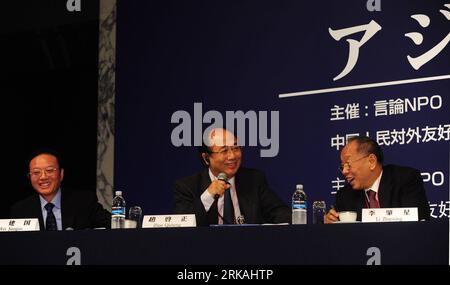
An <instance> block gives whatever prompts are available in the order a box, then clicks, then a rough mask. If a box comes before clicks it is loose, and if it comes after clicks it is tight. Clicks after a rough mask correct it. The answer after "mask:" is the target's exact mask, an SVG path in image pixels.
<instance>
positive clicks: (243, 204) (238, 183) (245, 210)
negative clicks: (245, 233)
mask: <svg viewBox="0 0 450 285" xmlns="http://www.w3.org/2000/svg"><path fill="white" fill-rule="evenodd" d="M235 177H236V179H235V191H236V195H237V197H238V204H239V210H240V212H241V215H242V216H244V218H245V221H246V222H248V221H252V220H253V217H252V211H251V210H250V209H251V207H252V203H251V197H250V196H249V195H250V193H249V191H248V189H252V188H251V187H250V186H251V185H249V181H248V180H246V179H244V178H243V177H242V172H241V170H238V172H237V173H236V176H235ZM253 187H254V185H253Z"/></svg>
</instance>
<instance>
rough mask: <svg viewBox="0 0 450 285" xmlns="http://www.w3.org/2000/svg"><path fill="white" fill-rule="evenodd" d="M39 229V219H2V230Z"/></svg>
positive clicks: (0, 226) (24, 230) (23, 230)
mask: <svg viewBox="0 0 450 285" xmlns="http://www.w3.org/2000/svg"><path fill="white" fill-rule="evenodd" d="M29 231H39V220H38V219H1V220H0V232H29Z"/></svg>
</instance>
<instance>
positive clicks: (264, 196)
mask: <svg viewBox="0 0 450 285" xmlns="http://www.w3.org/2000/svg"><path fill="white" fill-rule="evenodd" d="M199 152H200V155H201V159H202V161H203V163H204V164H205V166H206V168H205V169H204V170H203V171H201V172H199V173H197V174H194V175H192V176H189V177H186V178H183V179H180V180H178V181H176V183H175V190H174V195H175V212H176V213H177V214H195V216H196V221H197V225H198V226H208V225H211V224H235V223H247V224H261V223H289V222H290V221H291V213H290V209H289V208H288V207H287V205H286V204H285V203H283V201H281V200H280V199H279V198H278V197H277V196H276V195H275V193H273V192H272V191H271V190H270V189H269V186H268V184H267V181H266V178H265V175H264V174H263V173H262V172H261V171H259V170H256V169H248V168H243V167H241V160H242V150H241V147H240V146H238V144H237V139H236V137H235V136H234V134H232V133H231V132H229V131H228V130H226V129H221V128H216V129H212V130H211V131H210V132H209V134H208V140H207V141H206V144H204V145H203V146H202V147H201V148H200V149H199ZM224 174H225V175H224ZM228 195H229V198H228V199H229V201H230V202H228V204H227V196H228ZM227 205H229V206H227ZM229 209H231V210H229ZM228 211H230V212H228ZM228 213H229V214H228Z"/></svg>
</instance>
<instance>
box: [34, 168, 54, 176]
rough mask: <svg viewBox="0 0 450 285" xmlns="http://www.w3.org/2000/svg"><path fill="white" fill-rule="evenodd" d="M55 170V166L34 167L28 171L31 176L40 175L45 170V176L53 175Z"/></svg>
mask: <svg viewBox="0 0 450 285" xmlns="http://www.w3.org/2000/svg"><path fill="white" fill-rule="evenodd" d="M56 170H58V168H57V167H47V168H45V169H40V168H35V169H33V170H31V171H30V173H28V175H29V176H31V177H41V176H42V173H43V172H45V175H47V176H53V175H55V172H56Z"/></svg>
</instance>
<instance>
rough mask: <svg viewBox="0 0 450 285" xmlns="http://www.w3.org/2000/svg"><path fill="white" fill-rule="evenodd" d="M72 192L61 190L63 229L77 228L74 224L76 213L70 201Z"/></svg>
mask: <svg viewBox="0 0 450 285" xmlns="http://www.w3.org/2000/svg"><path fill="white" fill-rule="evenodd" d="M69 195H70V193H69V192H67V191H66V193H64V192H62V190H61V220H62V230H65V229H67V228H73V229H75V225H74V219H75V213H74V211H73V209H72V208H71V205H72V204H70V203H68V202H67V201H69V197H68V196H69Z"/></svg>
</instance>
